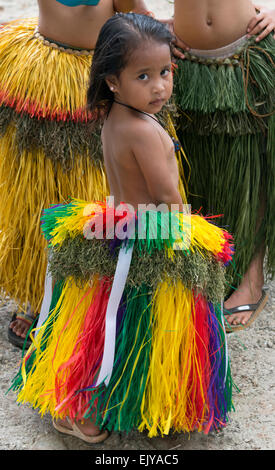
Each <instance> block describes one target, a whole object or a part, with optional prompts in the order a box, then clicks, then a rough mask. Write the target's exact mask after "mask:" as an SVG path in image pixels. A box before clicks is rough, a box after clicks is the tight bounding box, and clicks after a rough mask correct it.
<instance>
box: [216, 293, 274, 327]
mask: <svg viewBox="0 0 275 470" xmlns="http://www.w3.org/2000/svg"><path fill="white" fill-rule="evenodd" d="M268 296H269V295H268V289H267V288H263V289H262V296H261V298H260V300H259V301H258V302H257V303H256V304H246V305H239V306H238V307H233V308H227V309H226V308H225V307H224V316H227V315H232V314H233V313H243V312H253V313H251V315H250V318H249V320H248V321H247V322H246V323H245V324H244V325H229V324H227V325H226V328H225V331H226V333H233V332H234V331H238V330H244V329H245V328H248V327H249V326H250V325H251V324H252V323H253V322H254V321H255V320H256V318H257V317H258V315H259V314H260V313H261V311H262V310H263V309H264V307H265V305H266V303H267V301H268Z"/></svg>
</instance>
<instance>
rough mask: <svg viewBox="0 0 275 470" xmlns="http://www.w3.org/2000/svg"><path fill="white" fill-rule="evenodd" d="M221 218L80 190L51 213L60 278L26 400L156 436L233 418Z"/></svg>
mask: <svg viewBox="0 0 275 470" xmlns="http://www.w3.org/2000/svg"><path fill="white" fill-rule="evenodd" d="M213 220H215V219H213ZM213 220H212V221H211V220H210V221H208V220H207V219H205V218H203V217H201V216H200V215H188V214H183V213H181V214H179V213H176V212H174V213H169V212H168V213H162V212H158V211H148V212H142V211H140V212H134V213H131V214H130V215H129V214H128V213H127V211H125V212H124V211H123V210H122V212H120V213H119V214H118V213H117V211H115V210H114V208H113V207H111V206H107V205H106V204H105V203H96V204H95V203H91V204H87V202H84V201H80V200H75V199H73V200H71V202H70V203H68V204H64V205H57V206H52V207H51V208H50V209H47V210H45V212H44V215H43V218H42V221H43V223H42V229H43V232H44V235H45V238H46V239H47V241H48V243H49V247H50V252H49V270H50V272H51V275H52V277H53V279H54V280H55V286H54V289H53V295H52V303H51V307H50V313H49V315H48V318H47V319H46V320H45V322H44V324H43V325H42V326H41V328H40V329H39V331H38V332H37V335H36V337H35V339H34V342H33V344H32V346H31V347H30V349H29V351H28V352H27V353H26V355H25V357H24V359H23V361H22V364H21V366H20V370H19V372H18V374H17V376H16V377H15V379H14V381H13V384H12V389H13V390H15V391H16V393H17V395H18V402H19V403H29V404H30V405H31V406H32V407H33V408H37V409H39V412H40V413H41V415H44V414H45V413H50V414H51V415H52V417H53V418H64V417H66V416H68V417H70V418H71V419H76V420H81V419H82V418H91V419H92V420H95V421H96V422H97V424H98V425H99V426H101V427H104V428H107V429H109V430H115V431H125V432H129V431H131V430H132V429H138V430H139V431H140V432H142V431H147V432H148V436H149V437H153V436H157V435H166V434H168V433H169V432H170V431H171V432H185V431H186V432H190V431H194V430H197V431H199V432H201V431H203V432H205V433H208V432H209V431H211V430H217V429H219V428H221V427H223V426H225V425H226V423H227V421H228V416H229V412H230V411H231V410H232V408H233V405H232V388H233V382H232V378H231V372H230V363H229V358H228V350H227V343H226V335H225V329H224V323H223V313H222V310H221V299H222V298H223V294H224V287H225V277H224V274H225V265H226V264H228V263H229V262H231V259H232V251H233V246H232V240H231V236H230V235H229V234H228V233H227V232H226V231H224V230H222V229H220V228H219V227H217V226H216V225H215V224H214V223H211V222H213ZM125 222H127V224H126V225H127V227H128V226H130V225H131V224H132V228H133V227H134V231H132V232H131V233H133V235H131V236H129V233H128V234H127V236H124V235H125V234H124V232H125ZM112 226H113V227H115V235H114V236H113V235H112V234H111V231H110V227H112ZM174 226H176V227H177V230H176V231H175V232H174V231H173V230H171V227H174ZM137 227H142V230H141V232H140V231H139V229H137ZM87 230H88V231H87ZM87 233H88V234H89V233H92V237H89V236H87ZM140 233H143V235H144V236H141V235H140ZM84 234H85V236H84ZM118 234H120V235H118ZM123 234H124V235H123ZM138 234H139V235H138ZM164 234H165V235H164ZM125 257H126V259H127V257H128V261H129V259H130V263H129V266H128V269H127V268H126V267H125V263H124V264H123V259H124V260H125ZM121 263H122V264H121ZM123 276H125V280H124V283H123V282H122V281H121V277H123ZM119 290H121V293H120V294H119ZM115 303H116V305H117V307H116V308H115V307H114V305H115ZM110 310H115V315H113V317H112V316H110ZM113 314H114V312H113ZM112 342H113V348H114V349H113V356H112V353H111V352H110V349H111V344H112ZM112 357H113V359H111V358H112ZM106 364H107V368H106Z"/></svg>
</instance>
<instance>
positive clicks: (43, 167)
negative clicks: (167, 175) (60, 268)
mask: <svg viewBox="0 0 275 470" xmlns="http://www.w3.org/2000/svg"><path fill="white" fill-rule="evenodd" d="M14 136H15V129H14V128H13V127H12V126H9V128H8V130H7V132H6V134H5V136H4V137H3V138H2V139H0V155H1V158H0V190H1V204H0V287H1V289H2V290H3V291H4V293H5V294H6V295H8V296H9V297H11V298H12V299H14V300H15V301H16V302H17V303H18V304H19V306H20V308H22V309H23V310H25V309H26V308H27V302H29V303H30V304H31V306H32V309H33V310H34V311H35V312H39V311H40V307H41V302H42V299H43V291H44V278H45V272H46V264H47V256H46V250H45V248H46V242H45V240H44V237H43V235H42V231H41V228H40V217H41V214H42V210H43V209H45V208H47V207H49V206H50V205H51V204H56V203H60V202H64V201H66V200H67V199H68V198H69V197H71V196H72V195H74V196H75V197H77V198H81V199H86V200H103V199H104V198H105V197H106V194H108V193H109V189H108V185H107V180H106V176H105V173H104V169H103V167H101V166H100V165H99V166H96V167H94V166H92V165H91V163H90V159H89V158H88V156H87V157H85V156H83V155H77V156H76V158H75V167H74V170H72V171H70V172H63V170H62V168H61V167H60V165H58V164H57V165H55V166H53V164H52V162H51V161H50V159H47V158H46V156H45V155H44V154H43V152H42V151H40V150H37V151H36V152H35V153H31V152H28V151H23V152H22V155H21V156H20V158H17V157H16V154H17V152H16V147H15V138H14Z"/></svg>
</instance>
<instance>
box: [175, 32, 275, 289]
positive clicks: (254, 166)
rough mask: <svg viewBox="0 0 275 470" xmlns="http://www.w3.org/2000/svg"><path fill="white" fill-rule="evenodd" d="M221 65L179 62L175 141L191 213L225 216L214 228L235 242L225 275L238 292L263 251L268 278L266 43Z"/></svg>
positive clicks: (274, 150)
mask: <svg viewBox="0 0 275 470" xmlns="http://www.w3.org/2000/svg"><path fill="white" fill-rule="evenodd" d="M220 62H223V63H222V64H220V65H218V62H217V63H216V64H214V63H212V64H210V63H208V64H202V63H199V62H198V61H195V58H194V60H184V61H180V62H179V64H178V67H179V68H178V72H177V73H176V77H175V94H176V102H177V105H178V107H179V113H180V115H179V117H178V119H177V133H178V136H179V139H180V141H181V144H182V146H183V149H184V151H185V153H186V155H187V157H188V160H189V162H190V165H191V177H190V181H189V188H188V189H189V195H188V200H189V203H190V204H191V206H192V210H199V209H201V212H202V214H204V215H205V214H215V215H216V214H224V216H223V217H222V218H221V219H219V220H218V221H217V222H218V223H219V225H221V226H222V227H224V228H225V229H227V230H228V231H229V232H230V233H231V234H232V235H233V237H234V244H235V250H236V251H235V257H234V261H235V266H233V264H232V265H231V267H229V276H230V278H231V281H230V282H231V283H232V286H234V287H237V286H238V285H239V283H240V280H241V277H242V276H243V275H244V273H245V272H246V270H247V268H248V266H249V263H250V262H251V260H252V258H253V256H254V254H255V253H256V252H257V250H258V249H259V247H260V245H262V244H264V245H265V246H266V247H267V256H266V274H267V276H270V277H274V275H275V212H274V207H275V184H274V181H275V158H274V156H275V138H274V136H275V116H274V113H275V73H274V69H275V66H274V63H275V41H274V39H273V36H272V35H269V36H268V37H267V38H266V39H264V40H263V41H261V42H260V43H259V44H256V43H255V41H254V39H252V40H251V41H250V42H249V43H248V44H247V45H246V47H245V48H244V49H243V51H242V52H241V53H240V54H239V58H238V59H237V60H236V58H235V56H234V57H233V58H232V59H229V60H225V61H220ZM248 72H249V74H248V85H247V93H245V86H244V77H246V76H247V73H248ZM248 104H249V106H248ZM257 114H258V115H257ZM265 114H268V116H265V117H261V116H264V115H265ZM183 164H184V162H183ZM186 171H189V168H186ZM260 210H261V211H262V212H264V217H263V218H261V217H260V215H259V214H260Z"/></svg>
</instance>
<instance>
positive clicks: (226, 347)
mask: <svg viewBox="0 0 275 470" xmlns="http://www.w3.org/2000/svg"><path fill="white" fill-rule="evenodd" d="M221 313H222V315H221V316H222V326H223V332H224V344H225V360H226V368H225V374H224V384H225V382H226V377H227V370H228V362H229V357H228V345H227V336H226V330H225V324H224V317H223V300H222V301H221Z"/></svg>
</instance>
